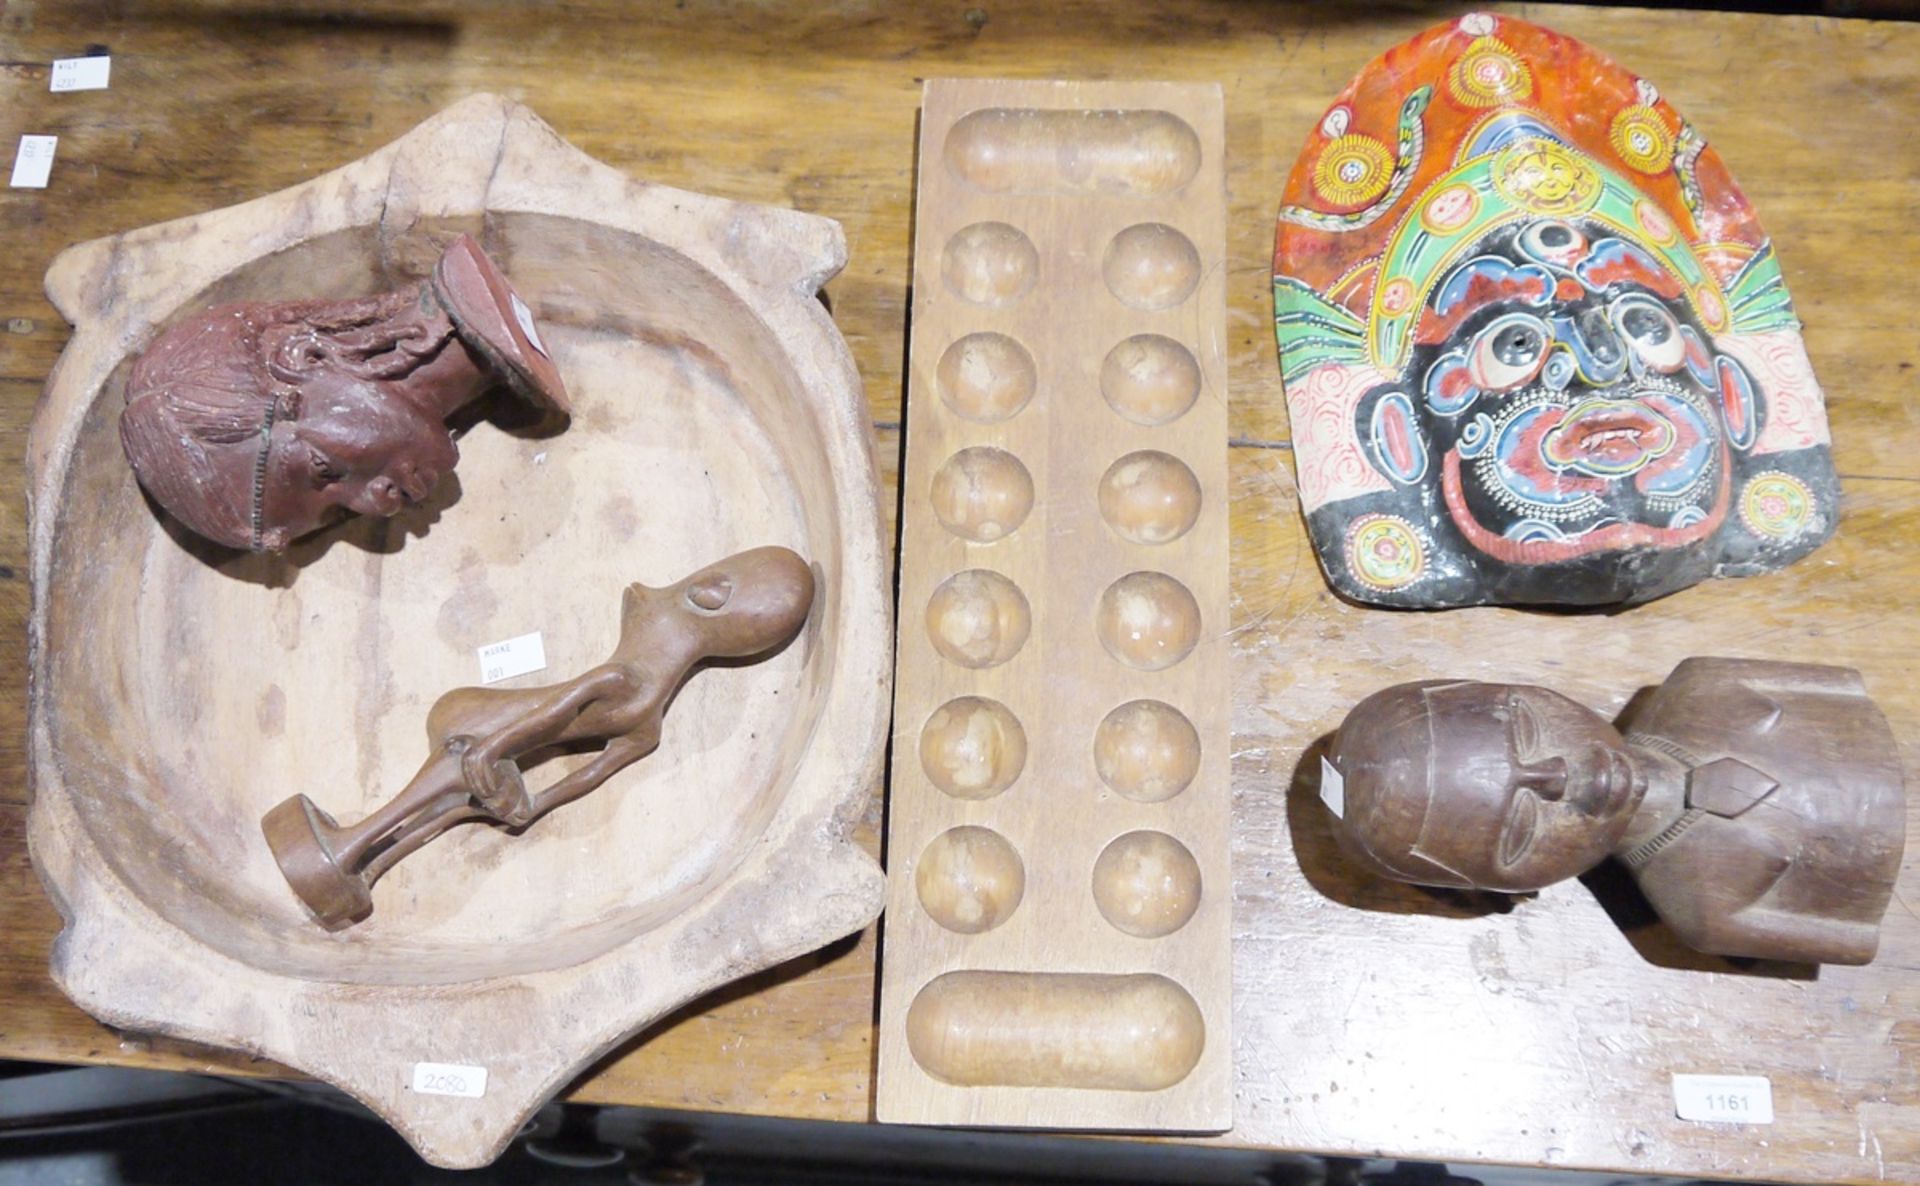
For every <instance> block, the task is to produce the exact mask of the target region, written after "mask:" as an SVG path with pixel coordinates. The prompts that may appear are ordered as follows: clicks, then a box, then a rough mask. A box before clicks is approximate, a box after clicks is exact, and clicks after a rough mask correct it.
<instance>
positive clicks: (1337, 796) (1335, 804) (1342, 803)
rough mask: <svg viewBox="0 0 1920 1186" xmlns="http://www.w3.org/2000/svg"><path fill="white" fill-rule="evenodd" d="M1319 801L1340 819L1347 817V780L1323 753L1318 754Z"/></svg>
mask: <svg viewBox="0 0 1920 1186" xmlns="http://www.w3.org/2000/svg"><path fill="white" fill-rule="evenodd" d="M1320 801H1321V802H1322V803H1325V804H1326V805H1327V809H1328V810H1329V811H1332V812H1333V814H1335V815H1337V816H1339V817H1340V818H1341V819H1345V818H1347V780H1346V777H1345V776H1344V775H1342V774H1341V773H1340V772H1339V771H1338V770H1335V769H1334V768H1333V763H1332V762H1329V761H1328V760H1327V757H1326V755H1325V754H1322V755H1321V756H1320Z"/></svg>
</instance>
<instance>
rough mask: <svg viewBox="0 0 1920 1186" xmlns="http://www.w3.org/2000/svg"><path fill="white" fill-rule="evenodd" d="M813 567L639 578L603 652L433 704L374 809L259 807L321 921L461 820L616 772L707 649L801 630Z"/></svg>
mask: <svg viewBox="0 0 1920 1186" xmlns="http://www.w3.org/2000/svg"><path fill="white" fill-rule="evenodd" d="M813 596H814V579H813V570H812V569H811V568H810V567H809V566H808V565H807V563H806V561H804V560H802V559H801V558H800V557H799V556H798V555H796V554H795V553H794V552H792V551H789V550H788V549H786V548H776V547H767V548H755V549H752V550H751V551H746V552H741V553H738V554H737V555H734V556H730V557H728V558H727V559H725V560H722V561H720V562H719V563H718V564H713V565H710V566H708V567H707V568H703V569H701V570H700V571H699V572H696V573H694V574H693V575H692V576H689V577H687V578H686V579H685V580H682V581H680V582H678V583H677V584H673V585H668V586H666V587H665V588H659V589H655V588H650V587H648V586H646V585H640V584H634V585H629V586H628V587H627V590H626V593H625V595H624V596H623V597H622V599H621V608H620V641H619V644H618V645H617V646H616V647H615V648H614V652H613V654H612V655H611V656H610V657H609V658H608V659H607V661H606V662H605V663H602V664H600V665H599V666H597V667H594V668H592V669H591V670H588V671H586V672H584V673H582V674H581V675H579V676H577V677H575V678H573V679H571V680H568V681H566V682H565V683H560V684H552V685H549V686H547V687H541V688H514V689H502V688H456V689H454V690H453V691H451V692H448V693H447V694H446V695H444V696H442V697H440V699H439V700H437V701H435V702H434V705H433V708H432V709H431V710H430V711H429V712H428V714H427V741H428V744H429V746H430V752H429V754H428V757H427V760H426V762H425V764H424V765H422V766H421V768H420V771H419V773H418V774H416V775H414V777H413V780H412V781H411V782H409V783H408V784H407V786H406V787H405V788H403V789H402V790H401V791H400V793H399V794H397V795H396V796H394V797H393V798H392V799H391V800H389V801H388V802H387V803H386V804H385V805H383V806H382V807H380V808H379V809H378V810H377V811H375V812H373V813H372V814H371V815H369V816H367V817H366V818H365V819H363V820H361V821H360V822H359V823H357V824H353V825H350V826H343V825H341V824H338V823H336V822H335V821H334V819H333V817H332V816H330V815H328V814H327V813H326V812H324V811H322V810H321V809H320V808H319V807H318V806H316V805H315V804H314V803H313V801H312V800H310V799H308V798H307V797H306V796H305V795H295V796H293V797H292V798H289V799H286V800H285V801H283V802H281V803H280V804H279V805H278V806H276V807H275V808H274V809H273V810H272V811H269V812H268V813H267V814H266V816H265V817H263V818H262V820H261V829H262V831H264V832H265V834H266V837H267V843H268V845H269V847H271V848H272V849H273V855H274V859H275V860H276V861H278V862H279V864H280V869H281V872H283V873H285V874H286V877H287V882H288V884H289V885H291V886H292V887H293V890H294V893H295V894H297V895H298V896H299V897H300V900H301V901H302V902H304V903H306V905H307V907H308V909H309V910H311V911H312V912H313V915H314V917H315V918H316V919H318V920H319V922H320V923H321V924H322V925H323V926H325V927H327V928H328V929H329V930H337V929H339V928H341V927H344V926H348V925H350V924H352V923H354V922H358V921H359V920H360V919H362V918H364V917H366V915H367V914H368V912H369V911H371V910H372V908H373V899H372V889H373V883H374V882H375V881H377V880H378V879H379V878H380V876H381V875H382V874H384V873H385V872H386V871H387V870H388V869H391V868H392V867H393V866H394V865H395V864H397V863H398V862H399V861H400V860H401V859H402V858H404V857H406V856H407V855H409V854H410V853H412V852H414V851H416V850H418V849H419V848H420V847H421V846H422V845H424V844H426V843H427V842H428V841H430V840H432V839H433V838H434V837H436V836H438V835H439V834H440V833H442V832H444V831H445V830H446V829H447V828H449V827H452V826H453V825H454V824H457V823H461V822H464V821H466V820H487V821H490V822H493V823H499V824H505V825H507V826H508V827H515V828H519V827H525V826H526V825H527V824H529V823H531V822H533V821H534V820H535V819H537V818H539V817H540V816H542V815H544V814H546V813H547V812H549V811H551V810H553V809H554V808H555V807H559V806H560V805H562V804H564V803H570V802H572V801H573V800H575V799H577V798H579V797H580V796H582V795H585V794H587V793H588V792H589V791H592V790H594V789H595V788H596V787H598V786H600V785H601V784H602V783H604V782H606V780H607V779H608V778H611V777H612V776H613V775H614V774H615V773H617V772H619V771H620V770H622V769H624V768H625V767H627V766H629V765H631V764H632V763H634V762H636V761H638V760H639V759H641V758H643V757H645V756H646V755H647V754H649V753H652V752H653V750H654V748H655V747H656V746H658V745H659V744H660V722H661V718H662V716H663V715H664V713H665V711H666V706H667V702H668V701H669V700H671V699H672V697H673V693H674V691H675V690H676V689H677V688H679V686H680V684H681V682H682V681H683V680H684V679H685V678H686V676H687V674H688V673H689V672H690V671H692V669H693V668H694V667H695V666H697V665H698V664H700V663H702V662H704V661H706V660H709V659H724V658H749V657H752V656H755V655H762V654H765V653H767V652H769V651H771V650H773V649H775V648H777V647H779V646H780V645H781V644H783V643H785V642H786V641H787V640H788V639H790V638H792V637H793V636H794V634H795V633H797V632H798V631H799V629H800V626H801V624H802V623H804V622H805V621H806V618H807V612H808V610H809V609H810V608H811V607H812V605H813ZM596 744H597V745H599V747H600V749H599V753H598V754H597V756H595V757H594V758H593V759H592V760H591V761H589V762H588V763H587V764H586V765H584V766H581V767H579V768H577V769H575V770H573V771H571V772H570V773H568V774H566V775H563V776H561V777H560V778H558V779H556V780H554V782H553V783H551V784H550V785H549V786H547V787H546V788H545V789H543V790H538V791H535V790H530V789H529V788H528V786H527V783H526V779H525V776H524V773H523V770H522V763H523V762H524V763H525V764H527V765H529V766H531V765H534V764H537V763H539V762H540V761H542V760H544V759H545V758H546V757H548V756H551V754H552V753H554V752H555V747H560V746H566V747H568V748H570V749H577V748H579V747H580V746H582V745H587V746H593V745H596Z"/></svg>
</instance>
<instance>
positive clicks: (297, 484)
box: [120, 235, 569, 552]
mask: <svg viewBox="0 0 1920 1186" xmlns="http://www.w3.org/2000/svg"><path fill="white" fill-rule="evenodd" d="M502 383H504V384H506V385H507V386H509V387H510V388H511V389H512V390H513V391H514V392H516V393H517V394H518V395H520V396H521V397H522V398H523V399H526V400H527V401H529V402H530V403H533V404H534V405H536V406H539V407H542V408H546V409H549V410H551V411H553V412H555V413H557V414H561V415H564V414H565V413H567V412H568V410H569V405H568V400H567V393H566V387H565V384H563V383H562V382H561V379H560V373H559V371H558V370H557V369H556V368H555V366H554V364H553V360H552V359H551V358H550V357H549V356H548V354H547V351H546V346H545V344H544V343H543V342H542V341H541V339H540V336H539V331H538V329H537V327H536V326H535V325H534V320H533V315H532V313H531V311H530V310H529V309H528V307H527V305H526V303H525V302H524V301H522V300H521V299H520V297H519V296H518V295H517V294H515V293H514V291H513V290H512V288H511V287H509V286H508V284H507V281H506V278H505V277H504V276H503V275H502V274H501V272H500V270H499V268H497V267H496V266H495V265H494V263H493V261H492V260H491V259H489V258H488V257H487V254H486V253H485V252H484V251H482V250H481V248H480V245H479V244H478V243H477V242H475V241H474V240H473V238H472V237H471V236H468V235H461V236H460V237H459V238H457V239H455V240H454V241H453V243H452V244H451V245H450V246H448V247H447V249H446V251H445V252H444V253H443V254H442V255H441V257H440V259H439V261H438V263H437V264H436V265H435V267H434V270H433V274H432V275H431V276H430V277H428V278H427V279H426V280H423V281H420V282H418V283H415V284H410V285H407V286H406V287H404V288H399V289H396V290H394V291H392V292H387V293H382V294H380V295H378V296H370V297H363V298H358V299H351V300H309V301H283V302H275V303H248V304H233V305H221V306H217V307H214V308H210V309H207V310H205V311H204V312H201V313H199V314H197V315H194V316H192V317H189V318H187V319H186V320H184V321H181V322H179V323H177V324H175V325H173V326H171V327H170V328H168V329H167V330H166V331H165V332H163V333H162V334H161V335H160V336H159V338H158V339H156V340H155V341H154V343H153V344H152V345H151V346H149V347H148V348H147V349H146V351H145V352H143V353H142V354H141V355H140V357H139V358H138V359H136V360H135V361H134V364H133V368H132V370H131V372H130V374H129V377H128V381H127V406H126V409H125V411H124V412H123V413H122V414H121V417H120V442H121V445H122V447H123V448H124V449H125V451H126V455H127V460H128V461H129V462H131V463H132V465H133V470H134V474H135V476H137V477H138V478H139V480H140V484H141V486H143V487H145V489H146V490H147V492H148V493H149V494H151V495H152V496H153V499H154V501H156V502H158V503H159V504H160V505H161V506H162V507H164V508H165V509H166V510H167V512H168V513H169V514H171V515H172V516H173V517H174V518H176V519H178V520H179V521H180V522H182V523H183V524H185V525H186V526H187V527H189V528H191V529H192V530H193V531H195V532H196V533H198V534H200V535H202V536H205V537H206V538H208V539H210V540H213V541H214V542H215V543H218V544H222V545H225V546H226V547H229V548H239V549H247V550H251V551H256V552H259V551H267V552H278V551H281V550H283V549H284V548H285V547H286V546H287V545H288V544H289V543H290V542H292V541H293V540H295V539H298V538H299V537H301V536H303V535H306V534H308V533H310V532H312V531H316V530H318V529H320V528H322V527H325V526H327V525H329V524H330V523H332V522H334V521H336V520H337V519H339V518H342V517H344V516H345V515H347V514H363V515H381V516H386V515H393V514H395V513H397V512H398V511H400V510H402V509H403V508H405V507H407V506H409V505H412V504H415V503H418V502H421V501H423V500H424V499H426V498H427V496H428V495H429V494H430V493H431V492H432V490H433V488H434V486H435V484H437V483H438V482H439V480H440V478H441V477H442V476H443V475H444V474H445V473H446V472H447V471H448V470H450V469H452V468H453V466H454V463H455V462H456V461H458V460H459V450H458V449H457V448H456V446H455V444H454V440H453V435H452V433H451V432H450V431H449V430H448V428H447V425H446V418H447V417H448V416H449V415H451V414H452V413H453V412H455V411H456V410H458V409H459V408H460V407H462V406H463V405H465V404H467V403H469V402H470V401H472V400H473V399H474V398H475V397H477V396H479V395H480V394H481V393H482V392H483V391H485V390H487V389H488V388H490V387H493V386H496V385H498V384H502Z"/></svg>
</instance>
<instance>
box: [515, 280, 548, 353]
mask: <svg viewBox="0 0 1920 1186" xmlns="http://www.w3.org/2000/svg"><path fill="white" fill-rule="evenodd" d="M507 299H508V300H509V301H511V302H513V319H514V320H515V321H518V322H519V323H520V332H521V333H524V334H526V335H527V341H529V342H532V343H533V348H534V349H535V350H538V351H539V352H540V353H542V354H545V353H546V352H547V347H546V345H545V344H544V343H542V342H541V341H540V331H539V330H537V329H535V328H533V310H532V309H529V308H527V302H525V301H523V300H521V299H520V294H519V293H517V292H510V293H508V294H507Z"/></svg>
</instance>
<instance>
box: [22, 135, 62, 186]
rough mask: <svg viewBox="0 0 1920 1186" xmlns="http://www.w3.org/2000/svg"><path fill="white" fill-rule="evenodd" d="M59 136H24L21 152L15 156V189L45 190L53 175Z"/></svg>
mask: <svg viewBox="0 0 1920 1186" xmlns="http://www.w3.org/2000/svg"><path fill="white" fill-rule="evenodd" d="M59 143H60V137H58V136H22V137H20V151H19V152H16V153H14V154H13V182H12V185H13V188H15V189H45V188H47V178H49V177H51V176H52V175H53V150H54V147H55V146H56V145H58V144H59Z"/></svg>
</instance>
